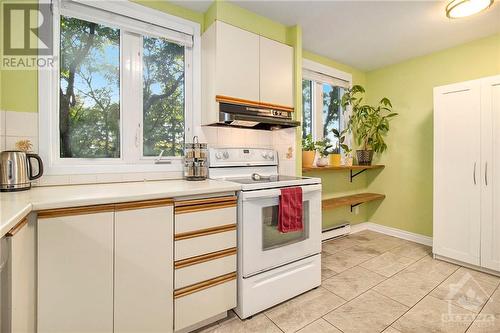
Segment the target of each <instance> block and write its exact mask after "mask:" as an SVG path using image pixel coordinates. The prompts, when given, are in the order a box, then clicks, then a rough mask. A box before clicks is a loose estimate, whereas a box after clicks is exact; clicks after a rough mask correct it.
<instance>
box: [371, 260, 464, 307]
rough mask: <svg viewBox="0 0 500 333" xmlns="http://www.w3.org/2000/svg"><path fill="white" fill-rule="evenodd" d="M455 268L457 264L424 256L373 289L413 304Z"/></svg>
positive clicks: (408, 304) (410, 304) (407, 303)
mask: <svg viewBox="0 0 500 333" xmlns="http://www.w3.org/2000/svg"><path fill="white" fill-rule="evenodd" d="M457 269H458V266H455V265H452V264H448V263H445V262H444V261H438V260H433V259H432V258H430V257H429V258H424V259H421V260H420V261H418V262H416V263H414V264H412V265H411V266H409V267H407V268H405V269H404V270H402V271H401V272H399V273H397V274H396V275H394V276H392V277H390V278H389V279H387V280H385V281H384V282H382V283H380V284H379V285H378V286H376V287H375V288H374V290H376V291H377V292H379V293H381V294H383V295H385V296H388V297H390V298H392V299H394V300H396V301H398V302H400V303H403V304H405V305H407V306H413V305H415V304H416V303H417V302H418V301H419V300H421V299H422V298H423V297H424V296H425V295H427V294H428V293H429V292H431V291H432V289H434V288H435V287H437V286H438V285H439V284H440V283H441V282H443V281H444V280H445V279H446V278H447V277H448V276H450V275H451V274H452V273H453V272H454V271H455V270H457Z"/></svg>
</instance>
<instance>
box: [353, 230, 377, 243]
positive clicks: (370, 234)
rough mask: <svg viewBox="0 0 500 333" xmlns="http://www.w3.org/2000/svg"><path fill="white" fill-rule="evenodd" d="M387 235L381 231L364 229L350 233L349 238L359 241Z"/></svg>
mask: <svg viewBox="0 0 500 333" xmlns="http://www.w3.org/2000/svg"><path fill="white" fill-rule="evenodd" d="M383 236H385V235H384V234H381V233H379V232H375V231H371V230H363V231H360V232H356V233H354V234H350V235H349V236H348V238H351V239H354V240H357V241H359V242H368V241H371V240H374V239H377V238H380V237H383Z"/></svg>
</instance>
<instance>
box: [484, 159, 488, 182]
mask: <svg viewBox="0 0 500 333" xmlns="http://www.w3.org/2000/svg"><path fill="white" fill-rule="evenodd" d="M484 183H485V184H486V186H488V162H486V163H485V165H484Z"/></svg>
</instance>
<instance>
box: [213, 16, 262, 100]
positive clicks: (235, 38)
mask: <svg viewBox="0 0 500 333" xmlns="http://www.w3.org/2000/svg"><path fill="white" fill-rule="evenodd" d="M214 28H215V29H217V37H216V39H217V40H216V65H215V74H216V75H215V87H216V95H223V96H230V97H237V98H242V99H248V100H252V101H258V100H259V36H258V35H255V34H253V33H251V32H248V31H245V30H242V29H239V28H236V27H234V26H232V25H229V24H226V23H224V22H217V23H216V26H215V27H214Z"/></svg>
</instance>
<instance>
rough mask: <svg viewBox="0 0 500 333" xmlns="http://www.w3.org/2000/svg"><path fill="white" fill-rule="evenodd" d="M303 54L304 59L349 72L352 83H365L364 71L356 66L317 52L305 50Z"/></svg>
mask: <svg viewBox="0 0 500 333" xmlns="http://www.w3.org/2000/svg"><path fill="white" fill-rule="evenodd" d="M303 56H304V59H308V60H312V61H315V62H318V63H320V64H323V65H325V66H329V67H332V68H335V69H338V70H341V71H343V72H347V73H351V74H352V81H353V84H359V85H362V86H365V85H366V73H365V72H363V71H360V70H359V69H357V68H354V67H351V66H348V65H345V64H342V63H340V62H337V61H335V60H332V59H330V58H327V57H324V56H321V55H319V54H315V53H313V52H310V51H307V50H304V51H303Z"/></svg>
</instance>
